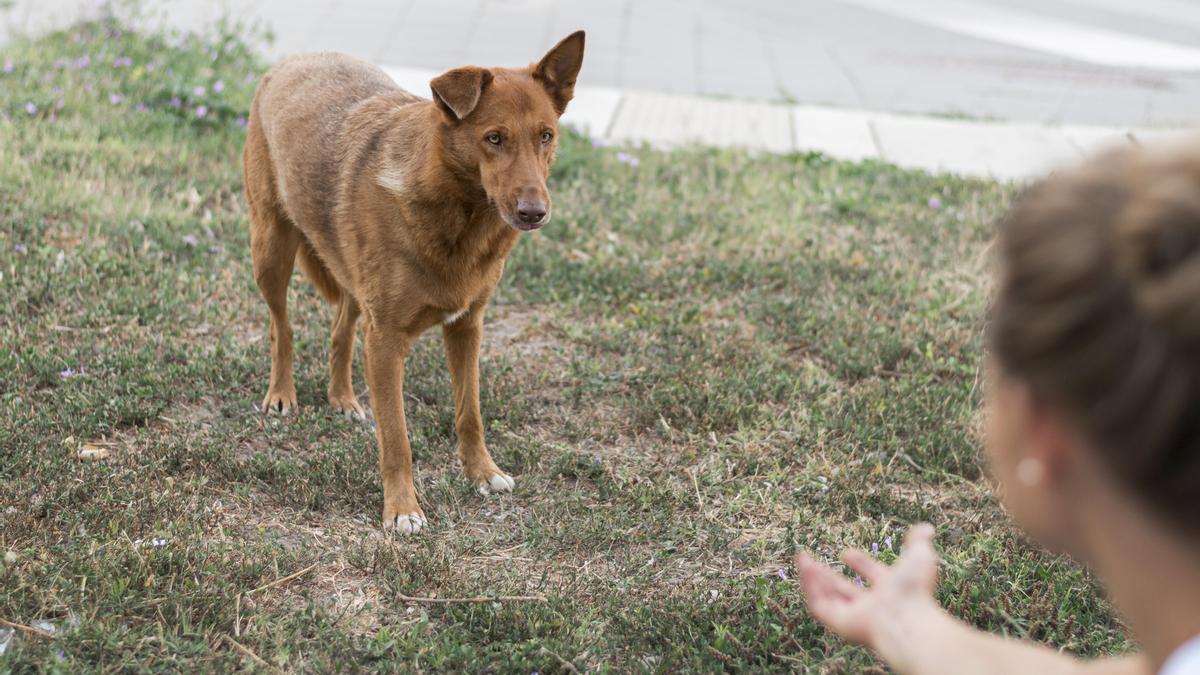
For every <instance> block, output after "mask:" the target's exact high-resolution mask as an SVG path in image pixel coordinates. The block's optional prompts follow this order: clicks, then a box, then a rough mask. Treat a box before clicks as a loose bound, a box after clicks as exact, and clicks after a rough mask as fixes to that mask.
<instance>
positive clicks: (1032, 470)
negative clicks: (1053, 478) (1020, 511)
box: [1017, 457, 1046, 487]
mask: <svg viewBox="0 0 1200 675" xmlns="http://www.w3.org/2000/svg"><path fill="white" fill-rule="evenodd" d="M1045 476H1046V467H1045V466H1044V465H1043V464H1042V463H1041V462H1039V461H1038V460H1036V459H1033V458H1031V457H1026V458H1025V459H1022V460H1021V461H1020V462H1017V480H1018V481H1019V482H1020V483H1021V484H1022V485H1024V486H1025V487H1033V486H1035V485H1037V484H1038V483H1041V482H1042V479H1043V478H1045Z"/></svg>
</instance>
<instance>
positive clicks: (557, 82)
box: [430, 31, 583, 232]
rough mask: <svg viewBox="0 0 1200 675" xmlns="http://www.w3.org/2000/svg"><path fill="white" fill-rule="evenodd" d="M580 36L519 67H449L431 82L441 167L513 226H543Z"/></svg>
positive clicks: (572, 88) (576, 71)
mask: <svg viewBox="0 0 1200 675" xmlns="http://www.w3.org/2000/svg"><path fill="white" fill-rule="evenodd" d="M582 65H583V31H579V32H576V33H572V34H571V35H569V36H567V37H566V38H565V39H564V40H563V41H562V42H559V43H558V44H557V45H555V47H554V49H551V50H550V51H549V52H548V53H547V54H546V55H545V56H544V57H542V60H541V61H539V62H538V63H536V64H531V65H530V66H528V67H526V68H492V69H485V68H476V67H474V66H468V67H466V68H455V69H454V70H451V71H450V72H448V73H445V74H444V75H440V76H438V77H437V78H435V79H434V80H433V82H431V83H430V85H431V87H432V89H433V100H434V102H435V103H436V104H437V105H438V107H439V108H440V109H441V111H442V113H443V133H442V139H443V145H444V149H445V152H446V158H447V160H448V161H449V162H450V163H451V164H452V165H453V166H454V167H455V168H456V169H457V170H458V171H459V172H460V173H462V174H463V175H467V176H470V177H472V178H473V179H477V180H478V181H479V183H480V185H481V186H482V187H483V190H484V192H486V193H487V197H488V201H490V202H491V203H492V205H494V206H495V208H496V209H497V210H498V211H499V213H500V217H501V218H503V219H504V221H505V222H506V223H508V224H509V225H511V226H512V227H514V228H516V229H518V230H521V231H523V232H528V231H530V230H536V229H538V228H539V227H541V226H542V225H545V224H546V223H547V222H549V220H550V192H549V191H548V190H547V189H546V178H547V177H548V176H549V175H550V165H551V164H552V163H553V162H554V151H555V148H557V147H558V118H559V116H561V115H562V114H563V111H565V110H566V109H567V103H568V102H569V101H570V100H571V97H572V96H574V94H575V78H576V77H577V76H578V75H579V68H580V66H582Z"/></svg>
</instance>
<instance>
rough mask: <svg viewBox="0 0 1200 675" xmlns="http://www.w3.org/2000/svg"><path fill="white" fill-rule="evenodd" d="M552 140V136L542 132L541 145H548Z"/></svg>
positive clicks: (547, 132)
mask: <svg viewBox="0 0 1200 675" xmlns="http://www.w3.org/2000/svg"><path fill="white" fill-rule="evenodd" d="M552 140H554V134H552V133H550V132H549V131H543V132H542V142H543V143H549V142H550V141H552Z"/></svg>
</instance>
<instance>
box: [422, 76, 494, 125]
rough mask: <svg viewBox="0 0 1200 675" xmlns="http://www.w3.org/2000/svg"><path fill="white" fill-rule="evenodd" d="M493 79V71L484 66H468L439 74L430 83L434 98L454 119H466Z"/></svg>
mask: <svg viewBox="0 0 1200 675" xmlns="http://www.w3.org/2000/svg"><path fill="white" fill-rule="evenodd" d="M491 81H492V73H491V71H490V70H486V69H484V68H476V67H475V66H467V67H466V68H455V69H454V70H451V71H450V72H448V73H444V74H442V75H438V76H437V77H435V78H433V81H432V82H430V83H429V87H430V89H432V90H433V100H434V101H436V102H437V104H438V106H439V107H441V109H442V110H443V111H445V112H446V113H447V114H449V115H451V116H453V117H454V119H459V120H461V119H465V118H466V116H467V115H470V114H471V111H472V110H474V109H475V106H477V105H479V98H480V97H481V96H483V89H484V87H486V86H488V84H490V83H491Z"/></svg>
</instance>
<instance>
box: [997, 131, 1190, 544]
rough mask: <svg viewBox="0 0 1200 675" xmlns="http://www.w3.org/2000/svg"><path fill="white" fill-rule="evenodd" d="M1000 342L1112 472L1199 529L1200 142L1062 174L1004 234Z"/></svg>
mask: <svg viewBox="0 0 1200 675" xmlns="http://www.w3.org/2000/svg"><path fill="white" fill-rule="evenodd" d="M998 245H999V258H1000V265H1001V270H1000V275H999V279H998V287H997V290H996V297H995V300H994V302H993V306H992V310H991V316H990V320H989V328H988V333H989V343H990V347H991V349H992V351H993V354H994V356H995V357H996V359H997V361H998V362H999V364H1000V365H1001V367H1002V368H1004V369H1005V370H1006V371H1007V372H1008V373H1009V374H1011V375H1014V376H1016V377H1017V378H1019V379H1020V380H1022V381H1024V382H1026V383H1027V384H1028V385H1029V386H1030V387H1031V388H1032V390H1033V392H1034V394H1035V395H1036V396H1038V397H1039V398H1040V399H1042V400H1045V401H1047V402H1050V403H1052V404H1054V405H1056V406H1058V407H1060V408H1061V409H1062V410H1064V411H1065V412H1066V413H1067V414H1068V415H1070V416H1071V418H1072V420H1073V421H1074V422H1075V423H1076V425H1077V426H1078V428H1079V429H1080V430H1081V432H1082V433H1083V434H1084V435H1085V436H1086V437H1087V438H1088V441H1089V444H1090V445H1091V446H1092V447H1094V448H1095V450H1096V451H1097V452H1098V453H1099V455H1100V459H1101V460H1102V463H1103V465H1104V466H1106V467H1107V468H1108V469H1109V470H1110V473H1111V475H1112V476H1113V477H1114V478H1115V479H1116V480H1117V481H1118V482H1119V483H1120V484H1122V485H1124V486H1126V487H1127V488H1129V489H1130V490H1131V491H1132V492H1133V493H1134V494H1135V495H1137V496H1138V497H1140V498H1141V499H1142V500H1143V502H1144V503H1146V504H1147V505H1149V506H1150V507H1152V508H1153V509H1155V510H1156V511H1157V512H1158V513H1159V514H1160V515H1162V516H1163V517H1164V518H1166V519H1167V520H1168V521H1170V522H1173V523H1175V524H1176V525H1178V526H1180V527H1181V528H1184V529H1186V530H1188V531H1189V532H1190V533H1192V534H1197V533H1200V147H1194V148H1191V149H1190V150H1187V151H1179V150H1175V151H1171V152H1148V151H1143V150H1132V149H1131V150H1124V151H1119V152H1114V153H1111V154H1108V155H1105V156H1103V157H1100V158H1098V159H1095V160H1093V161H1091V162H1089V163H1087V164H1085V165H1084V166H1082V167H1080V168H1079V169H1076V170H1073V171H1069V172H1065V173H1062V174H1058V175H1055V176H1052V177H1050V178H1048V179H1046V180H1043V181H1041V182H1040V183H1038V184H1036V185H1034V186H1033V187H1031V188H1030V189H1029V190H1028V191H1027V192H1026V193H1025V195H1024V196H1023V197H1022V198H1021V199H1020V201H1019V202H1018V204H1017V205H1016V207H1015V208H1014V209H1013V210H1012V212H1011V213H1010V215H1009V216H1008V218H1007V219H1006V221H1005V222H1004V223H1003V225H1002V227H1001V231H1000V234H999V240H998Z"/></svg>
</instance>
